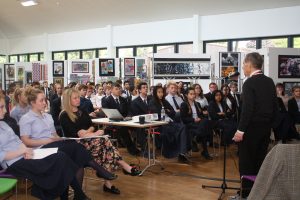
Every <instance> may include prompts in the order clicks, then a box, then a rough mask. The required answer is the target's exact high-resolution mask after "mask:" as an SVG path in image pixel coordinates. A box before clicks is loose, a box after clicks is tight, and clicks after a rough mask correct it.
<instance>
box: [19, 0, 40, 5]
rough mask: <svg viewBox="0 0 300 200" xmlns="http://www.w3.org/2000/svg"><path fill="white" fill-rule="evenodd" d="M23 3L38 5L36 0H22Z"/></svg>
mask: <svg viewBox="0 0 300 200" xmlns="http://www.w3.org/2000/svg"><path fill="white" fill-rule="evenodd" d="M21 4H22V6H26V7H27V6H35V5H37V4H38V3H37V1H36V0H21Z"/></svg>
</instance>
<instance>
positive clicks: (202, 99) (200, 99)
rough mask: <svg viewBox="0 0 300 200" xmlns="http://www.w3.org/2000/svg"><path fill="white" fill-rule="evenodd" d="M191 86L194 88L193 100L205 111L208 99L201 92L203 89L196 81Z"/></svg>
mask: <svg viewBox="0 0 300 200" xmlns="http://www.w3.org/2000/svg"><path fill="white" fill-rule="evenodd" d="M193 88H195V95H196V99H195V101H197V102H198V103H200V106H201V108H202V110H203V111H207V107H208V101H207V99H206V98H205V96H204V94H203V90H202V87H201V85H200V84H198V83H196V84H194V85H193ZM207 114H208V113H207Z"/></svg>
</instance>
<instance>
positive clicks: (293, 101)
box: [288, 97, 300, 121]
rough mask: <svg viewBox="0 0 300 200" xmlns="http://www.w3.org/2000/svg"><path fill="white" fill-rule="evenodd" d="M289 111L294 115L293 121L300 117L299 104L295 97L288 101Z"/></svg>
mask: <svg viewBox="0 0 300 200" xmlns="http://www.w3.org/2000/svg"><path fill="white" fill-rule="evenodd" d="M288 112H289V114H290V116H291V117H292V119H293V121H296V119H297V118H299V117H300V112H299V109H298V104H297V101H296V99H295V98H294V97H293V98H291V99H290V100H289V101H288Z"/></svg>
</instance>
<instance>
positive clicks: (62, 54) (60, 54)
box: [53, 52, 66, 60]
mask: <svg viewBox="0 0 300 200" xmlns="http://www.w3.org/2000/svg"><path fill="white" fill-rule="evenodd" d="M53 60H66V57H65V52H55V53H53Z"/></svg>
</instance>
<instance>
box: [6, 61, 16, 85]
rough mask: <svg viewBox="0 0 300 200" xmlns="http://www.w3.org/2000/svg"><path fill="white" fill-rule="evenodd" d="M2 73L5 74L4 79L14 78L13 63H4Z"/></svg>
mask: <svg viewBox="0 0 300 200" xmlns="http://www.w3.org/2000/svg"><path fill="white" fill-rule="evenodd" d="M4 74H5V81H11V80H15V65H13V64H5V65H4Z"/></svg>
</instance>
